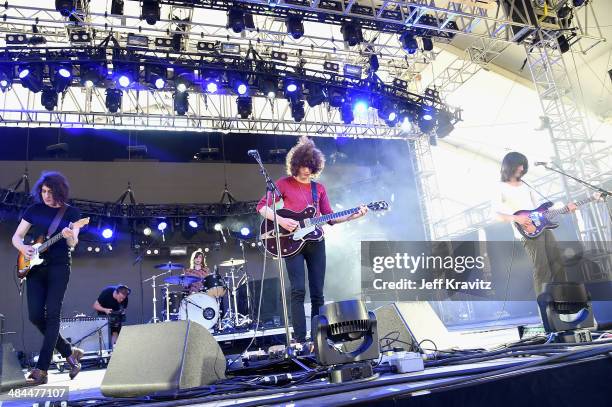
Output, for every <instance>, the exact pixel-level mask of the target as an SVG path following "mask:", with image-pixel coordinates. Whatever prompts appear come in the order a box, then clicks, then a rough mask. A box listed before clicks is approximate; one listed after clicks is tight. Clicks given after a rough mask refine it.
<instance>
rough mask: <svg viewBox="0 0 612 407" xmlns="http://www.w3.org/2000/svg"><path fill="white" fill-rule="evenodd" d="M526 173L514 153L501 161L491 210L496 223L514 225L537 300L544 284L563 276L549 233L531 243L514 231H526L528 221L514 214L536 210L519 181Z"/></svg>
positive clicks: (528, 190) (522, 160) (571, 208)
mask: <svg viewBox="0 0 612 407" xmlns="http://www.w3.org/2000/svg"><path fill="white" fill-rule="evenodd" d="M528 169H529V163H528V162H527V157H525V156H524V155H523V154H521V153H517V152H510V153H508V154H506V156H505V157H504V159H503V161H502V168H501V184H500V189H499V191H498V196H497V199H496V202H495V203H494V207H495V208H494V210H495V212H496V213H497V218H498V219H499V220H501V221H504V222H510V223H515V224H516V225H515V227H514V228H513V230H514V235H515V236H516V238H517V239H520V240H521V241H522V242H523V246H524V247H525V250H527V253H529V257H531V261H532V262H533V267H534V273H533V285H534V289H535V294H536V296H537V295H538V294H540V293H541V291H542V285H543V284H544V283H547V282H563V281H567V276H566V274H565V268H564V266H563V261H562V259H561V253H560V252H559V247H558V245H557V241H556V240H555V236H554V234H553V233H552V232H551V231H550V230H549V229H545V230H544V232H543V233H542V234H540V235H539V236H537V237H535V238H532V239H527V238H524V237H523V236H522V235H521V233H520V231H519V230H518V227H524V228H528V227H530V226H531V224H532V220H531V219H530V218H529V216H527V215H525V214H519V215H517V214H515V213H516V212H518V211H520V210H523V209H528V208H535V207H536V200H535V199H534V195H533V191H532V189H531V188H530V187H529V186H528V185H527V184H526V183H525V182H523V181H522V177H523V176H524V175H525V174H526V173H527V170H528ZM567 208H568V210H569V211H571V212H573V211H575V210H576V208H577V206H576V204H574V203H569V204H567Z"/></svg>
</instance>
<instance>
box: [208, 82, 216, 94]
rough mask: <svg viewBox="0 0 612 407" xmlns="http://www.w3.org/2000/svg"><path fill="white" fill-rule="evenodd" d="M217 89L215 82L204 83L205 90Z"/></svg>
mask: <svg viewBox="0 0 612 407" xmlns="http://www.w3.org/2000/svg"><path fill="white" fill-rule="evenodd" d="M217 90H218V85H217V84H216V83H215V82H208V83H207V84H206V92H208V93H215V92H217Z"/></svg>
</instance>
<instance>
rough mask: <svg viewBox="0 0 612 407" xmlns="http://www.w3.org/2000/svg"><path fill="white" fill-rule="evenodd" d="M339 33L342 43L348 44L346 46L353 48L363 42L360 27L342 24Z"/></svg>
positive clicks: (347, 23)
mask: <svg viewBox="0 0 612 407" xmlns="http://www.w3.org/2000/svg"><path fill="white" fill-rule="evenodd" d="M340 31H341V32H342V38H343V39H344V42H346V43H348V45H349V46H351V47H354V46H355V45H357V44H359V43H361V42H362V41H363V33H362V32H361V27H360V26H359V25H358V24H356V23H353V22H344V23H342V26H341V27H340Z"/></svg>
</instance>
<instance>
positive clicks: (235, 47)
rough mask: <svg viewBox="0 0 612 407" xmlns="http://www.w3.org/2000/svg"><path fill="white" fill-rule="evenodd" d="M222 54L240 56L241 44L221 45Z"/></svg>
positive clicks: (225, 43) (227, 43) (226, 43)
mask: <svg viewBox="0 0 612 407" xmlns="http://www.w3.org/2000/svg"><path fill="white" fill-rule="evenodd" d="M221 53H222V54H230V55H240V44H233V43H229V42H224V43H222V44H221Z"/></svg>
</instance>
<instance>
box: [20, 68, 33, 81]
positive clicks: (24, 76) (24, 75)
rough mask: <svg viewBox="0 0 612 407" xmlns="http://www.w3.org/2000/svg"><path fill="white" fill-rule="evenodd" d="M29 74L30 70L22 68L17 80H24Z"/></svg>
mask: <svg viewBox="0 0 612 407" xmlns="http://www.w3.org/2000/svg"><path fill="white" fill-rule="evenodd" d="M29 74H30V70H29V69H28V68H24V69H22V70H20V71H19V79H24V78H26V77H27V76H28V75H29Z"/></svg>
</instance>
